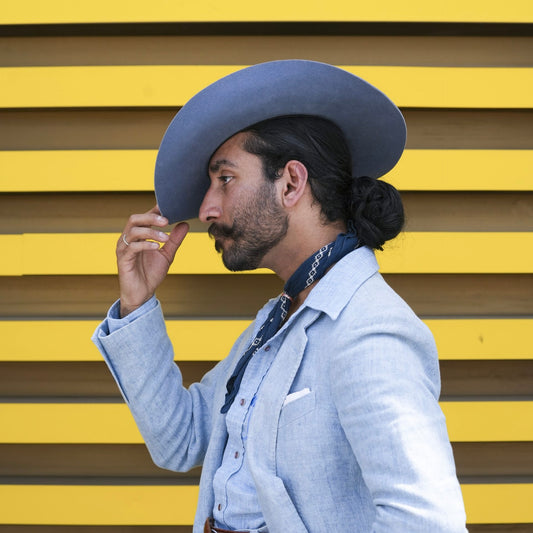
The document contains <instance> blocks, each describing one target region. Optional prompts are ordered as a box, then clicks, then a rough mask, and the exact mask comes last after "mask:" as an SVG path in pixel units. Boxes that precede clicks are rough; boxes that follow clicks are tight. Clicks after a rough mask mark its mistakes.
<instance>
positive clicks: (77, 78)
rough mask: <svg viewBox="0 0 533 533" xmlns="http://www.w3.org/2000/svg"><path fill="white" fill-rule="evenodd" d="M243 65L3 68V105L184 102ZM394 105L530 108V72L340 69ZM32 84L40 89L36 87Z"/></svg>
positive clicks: (0, 93)
mask: <svg viewBox="0 0 533 533" xmlns="http://www.w3.org/2000/svg"><path fill="white" fill-rule="evenodd" d="M239 68H242V66H228V65H186V66H184V65H172V66H168V65H163V66H161V65H145V66H68V67H65V66H60V67H4V68H2V69H0V102H1V103H2V104H1V105H2V107H7V108H13V107H17V108H26V107H95V106H97V107H115V106H118V107H124V106H131V107H137V106H171V107H177V106H181V105H183V104H184V103H185V102H186V101H187V100H189V98H191V96H193V95H194V94H195V93H197V92H198V91H200V90H201V89H203V88H204V87H205V86H206V85H208V84H209V83H211V82H213V81H215V80H217V79H218V78H220V77H222V76H224V75H226V74H229V73H230V72H233V71H235V70H238V69H239ZM343 68H346V69H347V70H348V71H350V72H353V73H354V74H357V75H358V76H361V77H362V78H364V79H365V80H367V81H368V82H370V83H372V84H373V85H375V86H376V87H378V88H379V89H381V90H382V91H384V92H385V93H386V94H387V95H388V96H389V97H390V98H391V99H392V100H393V101H394V102H395V103H396V104H397V105H398V106H401V107H444V108H447V107H453V108H478V107H481V108H500V107H501V108H529V107H533V69H528V68H501V67H500V68H484V67H479V68H467V67H460V68H457V67H389V66H345V67H343ZM36 87H38V88H39V90H36V89H35V88H36Z"/></svg>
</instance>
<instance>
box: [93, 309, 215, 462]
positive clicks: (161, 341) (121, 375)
mask: <svg viewBox="0 0 533 533" xmlns="http://www.w3.org/2000/svg"><path fill="white" fill-rule="evenodd" d="M92 340H93V342H94V343H95V344H96V345H97V347H98V348H99V350H100V352H101V353H102V355H103V357H104V359H105V361H106V363H107V365H108V367H109V369H110V371H111V373H112V374H113V377H114V378H115V380H116V382H117V384H118V386H119V389H120V391H121V393H122V396H123V397H124V400H125V401H126V403H127V404H128V407H129V408H130V411H131V413H132V414H133V417H134V418H135V422H136V423H137V426H138V428H139V430H140V432H141V434H142V436H143V439H144V440H145V443H146V445H147V447H148V450H149V451H150V454H151V456H152V459H153V460H154V462H155V463H156V464H157V465H158V466H160V467H162V468H167V469H170V470H176V471H187V470H190V469H191V468H193V467H195V466H198V465H200V464H201V463H202V461H203V458H204V456H205V453H206V450H207V446H208V443H209V437H210V434H211V427H212V409H213V397H214V394H215V388H216V386H217V383H218V382H220V376H221V374H224V373H225V370H224V366H225V363H220V364H219V365H217V367H215V368H214V369H213V370H211V371H210V372H208V373H207V374H206V375H205V376H204V378H203V379H202V381H201V382H200V383H195V384H193V385H191V386H190V387H189V389H186V388H185V387H184V386H183V380H182V375H181V372H180V369H179V368H178V366H177V365H176V364H175V363H174V352H173V348H172V345H171V342H170V339H169V337H168V335H167V331H166V327H165V323H164V319H163V314H162V311H161V306H160V305H159V303H157V305H156V306H155V307H154V308H152V309H151V310H149V311H148V312H146V313H144V314H142V315H141V316H140V317H138V318H136V319H135V320H134V321H133V322H131V323H129V324H127V325H125V326H123V327H121V328H119V329H116V330H115V331H112V332H110V331H109V328H108V326H107V324H106V322H105V321H104V322H103V323H102V324H101V325H100V326H99V327H98V328H97V330H96V331H95V333H94V335H93V339H92Z"/></svg>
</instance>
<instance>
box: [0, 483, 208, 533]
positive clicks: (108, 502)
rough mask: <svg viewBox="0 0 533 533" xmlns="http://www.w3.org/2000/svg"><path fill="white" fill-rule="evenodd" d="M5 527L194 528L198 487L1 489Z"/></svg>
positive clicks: (0, 517)
mask: <svg viewBox="0 0 533 533" xmlns="http://www.w3.org/2000/svg"><path fill="white" fill-rule="evenodd" d="M0 500H1V501H2V507H1V509H0V523H2V524H54V525H63V524H69V525H70V524H75V525H84V526H85V525H154V526H157V525H192V523H193V520H194V513H195V510H196V502H197V500H198V487H197V486H195V485H189V486H188V485H185V486H109V485H97V486H94V485H93V486H80V485H0Z"/></svg>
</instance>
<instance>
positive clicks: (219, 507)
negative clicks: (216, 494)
mask: <svg viewBox="0 0 533 533" xmlns="http://www.w3.org/2000/svg"><path fill="white" fill-rule="evenodd" d="M217 509H218V510H219V511H222V504H221V503H219V504H218V507H217Z"/></svg>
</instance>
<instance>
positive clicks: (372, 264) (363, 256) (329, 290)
mask: <svg viewBox="0 0 533 533" xmlns="http://www.w3.org/2000/svg"><path fill="white" fill-rule="evenodd" d="M378 270H379V266H378V263H377V261H376V258H375V256H374V252H373V251H372V250H371V249H370V248H367V247H365V246H363V247H361V248H357V249H356V250H354V251H353V252H350V253H349V254H348V255H346V256H344V257H343V258H342V259H341V260H340V261H339V262H338V263H336V264H335V265H334V266H333V267H332V268H331V270H330V271H329V272H328V273H327V274H325V276H324V277H323V278H322V279H321V280H320V281H319V282H318V283H317V285H316V287H314V288H313V290H312V291H311V292H310V293H309V296H308V297H307V298H306V299H305V302H304V303H303V305H302V307H310V308H312V309H316V310H317V311H322V312H324V313H326V314H328V315H329V316H330V317H331V318H332V319H336V318H337V317H338V316H339V314H340V312H341V311H342V310H343V309H344V307H345V306H346V305H347V303H348V302H349V301H350V299H351V297H352V296H353V294H354V293H355V291H356V290H357V289H358V288H359V287H360V286H361V284H362V283H364V282H365V281H366V280H367V279H368V278H369V277H370V276H372V275H373V274H375V273H376V272H377V271H378Z"/></svg>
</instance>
